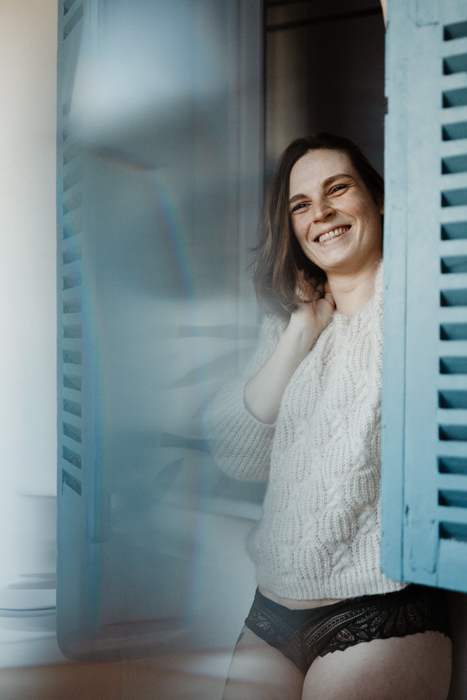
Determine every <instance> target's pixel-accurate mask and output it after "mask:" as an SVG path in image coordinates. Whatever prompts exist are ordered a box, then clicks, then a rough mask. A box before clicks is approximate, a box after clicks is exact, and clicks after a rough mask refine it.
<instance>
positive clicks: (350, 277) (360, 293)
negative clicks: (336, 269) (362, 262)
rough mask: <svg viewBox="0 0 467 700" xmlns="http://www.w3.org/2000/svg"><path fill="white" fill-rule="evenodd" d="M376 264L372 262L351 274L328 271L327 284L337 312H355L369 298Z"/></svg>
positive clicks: (372, 290)
mask: <svg viewBox="0 0 467 700" xmlns="http://www.w3.org/2000/svg"><path fill="white" fill-rule="evenodd" d="M378 265H379V262H376V263H373V264H371V265H369V266H368V267H365V268H364V269H362V270H359V271H358V272H356V273H353V274H352V273H349V274H346V275H342V274H341V275H339V274H334V273H332V272H330V273H328V282H329V286H330V288H331V293H332V296H333V298H334V302H335V304H336V310H337V311H339V313H341V314H346V315H352V314H355V313H356V312H357V311H358V310H359V309H361V308H362V306H364V305H365V304H366V303H367V302H368V301H369V300H370V299H371V297H372V296H373V293H374V290H375V275H376V271H377V269H378Z"/></svg>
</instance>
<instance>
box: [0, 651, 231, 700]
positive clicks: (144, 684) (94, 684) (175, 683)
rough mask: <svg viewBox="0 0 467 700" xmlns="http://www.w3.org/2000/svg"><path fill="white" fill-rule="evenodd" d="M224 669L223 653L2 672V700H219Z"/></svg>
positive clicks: (0, 678) (11, 669) (68, 664)
mask: <svg viewBox="0 0 467 700" xmlns="http://www.w3.org/2000/svg"><path fill="white" fill-rule="evenodd" d="M217 662H219V663H217ZM224 666H225V660H224V658H223V656H222V657H221V655H219V654H210V655H206V654H204V655H203V654H190V655H187V654H185V655H183V654H168V655H166V656H163V657H162V656H161V657H157V658H152V659H139V660H133V661H124V662H117V661H114V662H108V663H65V664H57V665H52V666H33V667H31V666H27V667H24V668H8V669H0V700H220V698H221V697H222V690H223V687H224V679H223V677H222V673H221V670H222V669H223V667H224Z"/></svg>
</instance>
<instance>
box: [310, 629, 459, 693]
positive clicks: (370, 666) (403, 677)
mask: <svg viewBox="0 0 467 700" xmlns="http://www.w3.org/2000/svg"><path fill="white" fill-rule="evenodd" d="M450 679H451V640H450V639H448V638H447V637H445V636H444V634H442V633H441V632H423V633H418V634H412V635H409V636H407V637H392V638H390V639H375V640H373V641H372V642H362V643H360V644H356V645H355V646H353V647H349V648H348V649H346V650H345V651H335V652H332V653H330V654H327V655H326V656H323V657H318V658H317V659H316V660H315V661H314V662H313V664H312V666H311V668H310V670H309V671H308V673H307V676H306V678H305V683H304V688H303V700H446V698H447V696H448V692H449V683H450Z"/></svg>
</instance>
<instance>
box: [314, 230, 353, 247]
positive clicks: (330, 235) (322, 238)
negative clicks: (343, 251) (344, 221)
mask: <svg viewBox="0 0 467 700" xmlns="http://www.w3.org/2000/svg"><path fill="white" fill-rule="evenodd" d="M349 228H350V226H342V227H341V228H335V229H334V230H333V231H328V233H323V235H322V236H320V237H319V238H318V241H319V242H320V243H322V242H323V241H329V240H330V239H331V238H335V237H336V236H341V235H342V234H343V233H345V232H346V231H348V230H349Z"/></svg>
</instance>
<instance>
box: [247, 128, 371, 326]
mask: <svg viewBox="0 0 467 700" xmlns="http://www.w3.org/2000/svg"><path fill="white" fill-rule="evenodd" d="M320 149H327V150H332V151H341V152H342V153H345V154H346V155H347V156H348V158H349V160H350V162H351V163H352V165H353V167H354V168H355V170H356V171H357V172H358V174H359V175H360V177H361V178H362V180H363V182H364V184H365V186H366V188H367V190H368V192H369V193H370V194H371V196H372V197H373V199H374V201H375V202H376V203H377V204H381V203H382V202H383V200H384V181H383V178H382V177H381V175H380V174H379V173H378V172H377V171H376V170H375V169H374V168H373V166H372V165H371V163H370V162H369V160H368V159H367V158H366V156H365V155H364V154H363V153H362V151H361V150H360V149H359V147H358V146H356V145H355V144H354V143H353V141H350V140H349V139H346V138H343V137H342V136H334V135H333V134H328V133H325V132H322V133H319V134H315V135H314V136H308V137H305V138H299V139H296V140H295V141H292V143H291V144H290V145H289V146H288V147H287V148H286V149H285V151H284V152H283V154H282V156H281V157H280V159H279V161H278V163H277V165H276V168H275V170H274V174H273V176H272V179H271V182H270V185H269V188H268V191H267V195H266V200H265V204H264V209H263V215H262V219H261V222H260V225H259V229H258V245H257V246H256V248H255V252H256V258H255V261H254V269H255V272H254V283H255V289H256V295H257V297H258V300H259V302H260V304H262V305H264V304H265V305H266V307H268V308H269V310H272V311H275V312H277V313H279V314H281V315H283V316H287V315H289V314H291V313H292V311H294V310H295V309H296V308H297V307H298V304H299V302H300V300H299V297H298V295H297V291H296V289H297V285H298V282H299V273H300V270H303V271H304V272H305V276H306V277H307V279H312V278H318V279H325V278H326V275H325V273H324V272H323V270H321V268H319V267H317V265H315V264H314V263H312V262H311V260H309V259H308V258H307V257H306V255H305V253H304V252H303V251H302V249H301V247H300V245H299V243H298V241H297V239H296V237H295V234H294V232H293V229H292V222H291V217H290V214H289V183H290V173H291V170H292V168H293V166H294V165H295V163H296V162H297V161H298V160H299V159H300V158H301V157H302V156H304V155H305V153H308V152H309V151H314V150H320Z"/></svg>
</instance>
